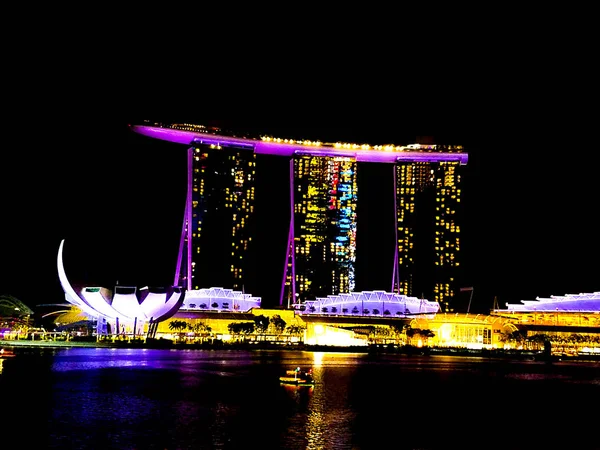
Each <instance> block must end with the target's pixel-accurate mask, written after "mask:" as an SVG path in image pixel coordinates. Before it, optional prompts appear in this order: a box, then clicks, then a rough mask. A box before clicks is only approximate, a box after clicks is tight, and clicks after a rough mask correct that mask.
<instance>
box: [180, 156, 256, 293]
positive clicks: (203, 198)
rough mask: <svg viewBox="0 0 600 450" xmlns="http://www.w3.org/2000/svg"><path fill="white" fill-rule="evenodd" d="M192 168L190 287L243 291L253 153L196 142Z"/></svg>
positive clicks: (251, 209) (250, 219) (250, 228)
mask: <svg viewBox="0 0 600 450" xmlns="http://www.w3.org/2000/svg"><path fill="white" fill-rule="evenodd" d="M192 170H193V180H192V268H191V270H192V280H193V289H200V288H204V287H206V286H221V287H224V288H229V289H234V290H241V291H243V290H244V282H245V279H244V278H245V276H246V272H247V264H248V263H249V258H248V255H249V250H250V247H251V245H252V235H253V233H254V230H253V226H254V222H253V219H254V205H255V200H254V195H255V179H256V155H255V154H254V153H253V152H249V151H247V150H241V149H235V148H221V147H219V146H215V145H197V146H196V147H195V148H194V156H193V169H192Z"/></svg>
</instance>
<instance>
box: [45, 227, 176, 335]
mask: <svg viewBox="0 0 600 450" xmlns="http://www.w3.org/2000/svg"><path fill="white" fill-rule="evenodd" d="M64 243H65V241H64V239H63V240H62V241H61V243H60V247H59V249H58V257H57V266H58V278H59V281H60V284H61V286H62V288H63V291H64V292H65V299H66V300H67V302H69V303H71V304H72V305H75V306H77V307H78V308H79V309H81V310H82V311H83V312H84V313H85V314H87V315H88V316H90V317H92V318H95V319H100V320H99V326H100V323H108V324H111V325H112V326H113V327H114V328H113V329H114V330H119V329H121V330H124V331H133V332H134V333H136V334H139V333H138V330H137V328H138V327H143V324H144V322H152V323H156V322H161V321H163V320H166V319H168V318H170V317H172V316H173V315H174V314H175V313H176V312H177V311H178V310H179V308H180V306H181V305H182V303H183V298H184V295H183V289H182V288H181V287H177V286H171V287H168V288H163V287H158V288H151V287H147V286H146V287H143V288H141V289H138V288H137V287H133V286H115V288H114V290H110V289H107V288H105V287H100V286H84V287H82V288H79V289H76V288H75V287H73V285H72V284H71V283H70V282H69V279H68V278H67V275H66V272H65V268H64V263H63V248H64ZM142 329H143V328H142Z"/></svg>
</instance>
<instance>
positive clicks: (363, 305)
mask: <svg viewBox="0 0 600 450" xmlns="http://www.w3.org/2000/svg"><path fill="white" fill-rule="evenodd" d="M294 308H295V309H296V310H298V311H299V312H300V314H303V315H308V314H329V315H331V314H334V315H335V314H337V315H361V316H365V315H369V316H388V317H407V316H418V315H428V314H433V315H435V313H437V312H439V310H440V305H439V303H438V302H435V301H430V300H425V299H419V298H417V297H409V296H407V295H403V294H397V293H394V292H385V291H364V292H350V293H346V294H338V295H329V296H327V297H324V298H321V297H318V298H317V299H316V300H307V301H305V302H304V303H300V304H296V305H294Z"/></svg>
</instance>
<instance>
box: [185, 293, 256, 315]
mask: <svg viewBox="0 0 600 450" xmlns="http://www.w3.org/2000/svg"><path fill="white" fill-rule="evenodd" d="M260 303H261V298H260V297H253V296H252V295H250V294H245V293H244V292H241V291H234V290H232V289H224V288H222V287H211V288H207V289H198V290H187V291H186V292H185V298H184V300H183V304H182V305H181V308H180V309H182V310H204V309H206V310H218V311H239V312H247V311H250V310H251V309H252V308H260ZM214 304H216V306H213V305H214Z"/></svg>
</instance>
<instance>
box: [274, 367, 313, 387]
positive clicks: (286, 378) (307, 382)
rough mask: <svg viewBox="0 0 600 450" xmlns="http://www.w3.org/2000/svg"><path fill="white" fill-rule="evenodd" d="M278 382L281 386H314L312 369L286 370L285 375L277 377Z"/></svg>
mask: <svg viewBox="0 0 600 450" xmlns="http://www.w3.org/2000/svg"><path fill="white" fill-rule="evenodd" d="M279 381H280V382H281V383H283V384H293V385H296V386H312V385H313V384H315V380H314V378H313V376H312V369H309V370H308V371H306V370H302V369H300V367H297V368H296V369H294V370H286V371H285V375H283V376H281V377H279Z"/></svg>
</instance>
